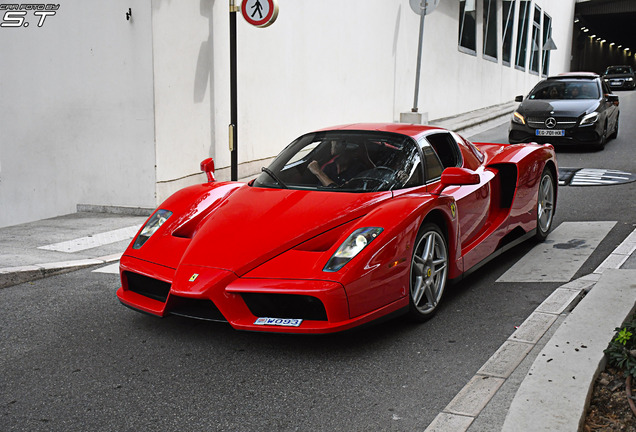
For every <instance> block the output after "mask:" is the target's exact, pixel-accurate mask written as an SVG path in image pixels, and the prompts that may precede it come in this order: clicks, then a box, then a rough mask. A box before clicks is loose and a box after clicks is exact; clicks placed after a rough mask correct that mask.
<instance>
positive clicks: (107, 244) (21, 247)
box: [0, 213, 147, 289]
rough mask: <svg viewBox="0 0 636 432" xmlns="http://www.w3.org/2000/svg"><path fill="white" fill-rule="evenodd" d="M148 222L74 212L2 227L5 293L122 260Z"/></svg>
mask: <svg viewBox="0 0 636 432" xmlns="http://www.w3.org/2000/svg"><path fill="white" fill-rule="evenodd" d="M146 218H147V216H127V215H121V214H108V213H74V214H70V215H66V216H59V217H56V218H51V219H44V220H41V221H37V222H31V223H26V224H21V225H14V226H10V227H5V228H0V289H1V288H5V287H8V286H11V285H16V284H19V283H24V282H28V281H32V280H36V279H41V278H44V277H47V276H52V275H55V274H60V273H65V272H69V271H74V270H78V269H80V268H83V267H88V266H94V265H98V264H106V263H114V262H117V261H118V260H119V258H120V257H121V255H122V253H123V252H124V250H125V249H126V247H127V246H128V243H130V240H131V239H132V237H133V236H134V235H135V234H136V233H137V230H139V228H140V227H141V225H142V224H143V223H144V221H145V220H146Z"/></svg>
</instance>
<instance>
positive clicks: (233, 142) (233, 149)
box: [229, 0, 239, 181]
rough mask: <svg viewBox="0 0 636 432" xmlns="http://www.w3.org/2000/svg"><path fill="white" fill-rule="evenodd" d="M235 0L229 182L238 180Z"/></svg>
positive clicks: (232, 6) (233, 3)
mask: <svg viewBox="0 0 636 432" xmlns="http://www.w3.org/2000/svg"><path fill="white" fill-rule="evenodd" d="M238 10H239V8H238V7H237V6H236V0H230V127H229V139H230V163H231V180H232V181H237V180H238V96H237V87H238V85H237V78H236V76H237V72H236V13H237V12H238Z"/></svg>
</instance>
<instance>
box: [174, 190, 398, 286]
mask: <svg viewBox="0 0 636 432" xmlns="http://www.w3.org/2000/svg"><path fill="white" fill-rule="evenodd" d="M391 197H392V193H391V192H380V193H373V194H358V193H343V192H316V191H303V190H289V189H268V188H258V187H251V186H245V187H242V188H240V189H239V190H237V191H236V192H235V193H233V194H232V195H230V196H229V197H227V199H226V200H225V201H224V202H223V203H221V204H220V205H219V206H218V208H217V209H216V210H215V211H214V212H212V213H211V214H210V215H209V216H208V217H207V218H206V219H205V220H204V221H202V223H201V225H200V226H199V228H198V229H197V231H196V233H195V235H194V236H193V238H192V241H191V243H190V246H188V248H187V249H186V251H185V254H184V256H183V258H182V260H181V263H180V265H187V266H195V267H196V266H200V267H212V268H217V269H223V270H228V271H231V272H233V273H235V274H236V275H237V276H242V275H243V274H245V273H247V272H248V271H250V270H252V269H254V268H255V267H257V266H259V265H261V264H263V263H264V262H266V261H268V260H270V259H272V258H273V257H275V256H276V255H279V254H281V253H282V252H285V251H286V250H289V249H291V248H293V247H295V246H297V245H298V244H300V243H302V242H304V241H306V240H308V239H310V238H312V237H314V236H316V235H318V234H321V233H323V232H325V231H327V230H330V229H332V228H335V227H337V226H338V225H341V224H343V223H345V222H349V221H351V220H353V219H355V218H358V217H361V216H363V215H365V214H367V213H368V212H369V211H371V209H373V208H374V207H376V206H377V205H378V204H379V203H381V202H383V201H385V200H387V199H390V198H391Z"/></svg>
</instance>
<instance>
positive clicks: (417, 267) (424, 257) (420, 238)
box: [409, 223, 448, 321]
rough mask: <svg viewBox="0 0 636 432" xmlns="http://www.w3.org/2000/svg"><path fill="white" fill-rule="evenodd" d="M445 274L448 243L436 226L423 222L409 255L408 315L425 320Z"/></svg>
mask: <svg viewBox="0 0 636 432" xmlns="http://www.w3.org/2000/svg"><path fill="white" fill-rule="evenodd" d="M447 275H448V246H447V245H446V239H445V238H444V235H443V234H442V231H441V230H440V229H439V227H438V226H437V225H435V224H432V223H425V224H424V225H422V228H420V232H419V233H418V235H417V238H416V240H415V248H414V249H413V256H412V258H411V285H410V304H409V317H410V318H411V319H413V320H414V321H426V320H427V319H429V318H430V317H431V316H433V314H434V313H435V311H436V310H437V306H438V305H439V302H440V300H441V299H442V295H443V294H444V288H445V287H446V277H447Z"/></svg>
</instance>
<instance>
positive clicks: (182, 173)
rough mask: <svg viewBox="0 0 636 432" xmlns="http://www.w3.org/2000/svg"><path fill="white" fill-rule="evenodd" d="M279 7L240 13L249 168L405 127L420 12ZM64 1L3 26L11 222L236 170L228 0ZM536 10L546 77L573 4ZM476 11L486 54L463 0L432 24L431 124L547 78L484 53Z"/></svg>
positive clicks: (4, 149)
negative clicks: (301, 139) (472, 46)
mask: <svg viewBox="0 0 636 432" xmlns="http://www.w3.org/2000/svg"><path fill="white" fill-rule="evenodd" d="M278 3H279V7H280V13H279V16H278V19H277V21H276V22H275V23H274V24H273V25H271V26H270V27H267V28H255V27H252V26H250V25H249V24H247V23H246V22H245V21H244V20H243V19H242V18H241V17H240V16H239V18H238V29H237V31H238V111H239V121H238V130H239V140H238V143H239V162H240V164H241V166H240V167H239V177H243V176H248V175H252V174H254V173H256V172H257V171H258V170H259V169H260V166H262V165H264V164H266V163H267V160H268V159H269V158H271V157H273V156H275V155H276V154H277V153H278V152H279V151H280V150H281V149H282V148H283V147H284V146H285V145H287V144H288V143H289V142H291V140H293V139H294V138H295V137H296V136H298V135H300V134H302V133H304V132H307V131H309V130H313V129H317V128H322V127H325V126H330V125H336V124H343V123H350V122H360V121H365V122H368V121H371V122H375V121H378V122H392V121H398V120H399V118H400V113H402V112H409V111H410V110H411V108H412V106H413V96H414V95H413V92H414V84H415V70H416V55H417V44H418V31H419V22H420V20H419V16H417V15H416V14H415V13H414V12H413V11H412V10H411V8H410V6H409V1H408V0H390V1H389V0H347V1H345V2H343V1H341V0H321V1H299V0H279V1H278ZM59 4H60V9H59V10H58V12H57V14H56V15H55V16H52V17H49V18H48V20H47V22H46V23H45V25H44V26H42V27H41V28H37V27H36V26H35V21H34V24H33V25H31V26H30V27H27V28H19V29H7V28H0V42H2V46H3V61H2V62H0V74H1V78H2V79H0V91H1V92H2V93H1V94H2V95H3V99H4V100H10V101H12V102H11V103H10V104H8V103H3V104H2V105H0V110H2V111H1V112H0V114H1V115H0V131H1V133H2V140H1V141H0V211H1V212H0V226H4V225H10V224H14V223H20V222H26V221H29V220H35V219H40V218H44V217H50V216H55V215H59V214H65V213H70V212H73V211H75V206H76V205H77V204H95V205H106V206H109V205H110V206H133V207H154V206H155V205H157V204H158V203H160V202H161V201H162V200H163V199H165V198H166V197H167V196H168V195H169V194H171V193H172V192H174V191H175V190H177V189H179V188H181V187H183V186H186V185H188V184H192V183H196V182H200V181H203V176H202V175H201V174H200V173H199V172H198V171H199V169H198V168H199V161H200V160H202V159H203V158H206V157H209V156H212V157H214V158H215V161H216V166H217V168H218V171H217V177H218V178H220V179H229V177H230V175H229V165H230V152H229V150H228V124H229V122H230V87H229V82H230V79H229V78H230V77H229V8H228V6H229V5H228V1H227V0H226V1H217V0H200V1H197V2H177V1H170V0H152V2H150V3H148V2H144V1H142V0H129V1H126V2H124V1H123V0H112V1H108V2H105V1H100V2H85V1H81V0H59ZM496 4H497V8H498V35H499V39H500V37H501V1H500V0H497V2H496ZM535 4H536V5H538V6H539V7H541V9H542V10H545V12H547V13H548V14H549V15H550V16H551V17H552V20H553V21H552V27H553V39H554V41H555V43H556V45H557V48H558V49H557V50H556V51H552V58H551V68H550V73H551V74H554V73H559V72H563V71H567V70H568V68H569V63H570V54H571V53H570V49H569V46H570V44H571V40H572V36H571V35H572V25H573V24H572V22H573V14H574V0H564V1H559V2H555V1H549V0H536V1H534V2H533V7H534V5H535ZM129 7H130V8H131V9H132V12H133V18H132V20H130V21H127V20H126V18H125V12H126V11H127V10H128V8H129ZM476 7H477V15H476V16H477V54H476V55H469V54H465V53H463V52H460V51H459V50H458V46H457V45H458V44H457V40H458V21H459V1H456V0H442V1H441V2H440V4H439V6H438V7H437V9H436V10H435V11H434V12H432V13H431V14H430V15H428V16H427V17H426V19H425V24H424V45H423V51H422V53H423V54H422V72H421V82H420V92H419V95H418V99H419V102H418V108H419V112H422V113H425V114H426V115H427V117H428V118H429V119H436V118H441V117H447V116H452V115H455V114H458V113H462V112H466V111H471V110H475V109H479V108H482V107H486V106H490V105H495V104H499V103H503V102H508V101H510V100H512V99H513V98H514V96H516V95H518V94H522V93H525V92H527V91H528V90H529V89H530V88H531V87H532V86H533V85H534V84H535V83H536V82H537V81H538V80H539V79H540V77H539V76H538V75H536V74H532V73H530V72H528V71H527V70H526V71H521V70H518V69H516V68H515V67H514V66H512V67H510V66H504V65H502V64H501V56H499V59H498V61H497V62H493V61H490V60H486V59H484V58H483V56H482V54H481V49H482V46H483V40H482V39H483V36H482V22H481V21H482V13H481V8H482V0H476ZM517 11H518V8H517ZM0 13H1V12H0ZM515 22H516V20H515ZM515 40H516V37H515ZM5 53H6V58H10V59H12V60H11V61H10V62H7V61H5V60H4V59H5V55H4V54H5ZM7 209H10V210H7Z"/></svg>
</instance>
